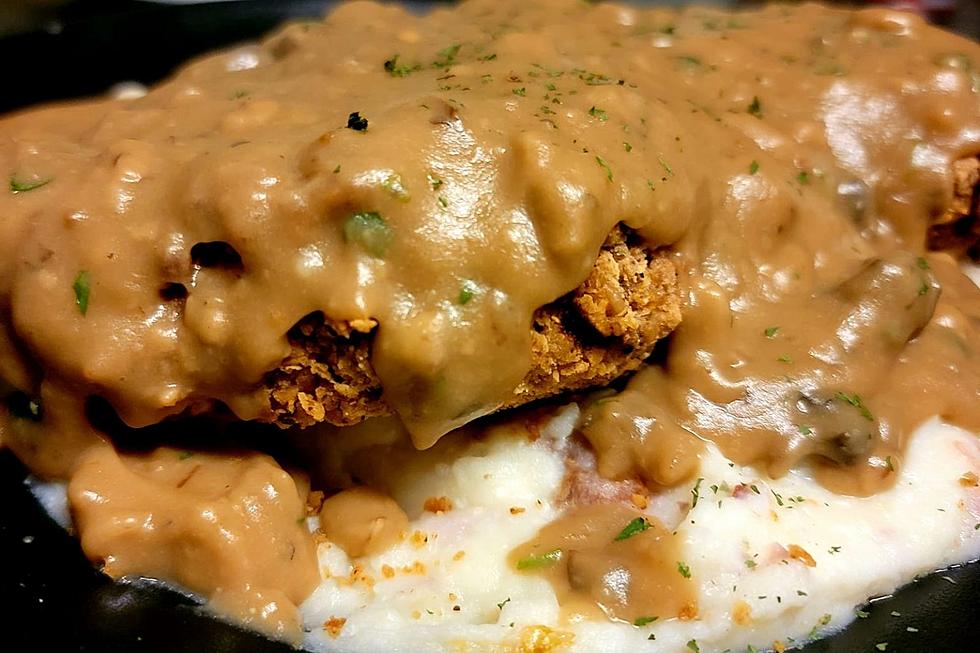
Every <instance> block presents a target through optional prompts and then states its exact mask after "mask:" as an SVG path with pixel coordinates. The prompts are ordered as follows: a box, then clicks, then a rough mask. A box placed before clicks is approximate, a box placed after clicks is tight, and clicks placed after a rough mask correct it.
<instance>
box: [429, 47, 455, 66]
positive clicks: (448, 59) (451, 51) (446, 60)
mask: <svg viewBox="0 0 980 653" xmlns="http://www.w3.org/2000/svg"><path fill="white" fill-rule="evenodd" d="M461 47H462V46H461V45H460V44H459V43H457V44H455V45H450V46H449V47H448V48H444V49H442V50H439V52H437V53H436V56H437V57H439V58H438V59H436V60H435V61H433V62H432V66H433V67H434V68H446V67H448V66H451V65H453V64H454V63H456V55H457V54H459V49H460V48H461Z"/></svg>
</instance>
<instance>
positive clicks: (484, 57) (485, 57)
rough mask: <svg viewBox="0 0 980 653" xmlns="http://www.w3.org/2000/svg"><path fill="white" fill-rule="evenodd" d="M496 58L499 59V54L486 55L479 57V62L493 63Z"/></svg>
mask: <svg viewBox="0 0 980 653" xmlns="http://www.w3.org/2000/svg"><path fill="white" fill-rule="evenodd" d="M496 58H497V54H496V53H493V54H486V55H483V56H482V57H477V61H493V60H494V59H496Z"/></svg>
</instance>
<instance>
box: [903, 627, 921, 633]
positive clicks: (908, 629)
mask: <svg viewBox="0 0 980 653" xmlns="http://www.w3.org/2000/svg"><path fill="white" fill-rule="evenodd" d="M905 632H909V633H917V632H919V629H918V628H915V627H913V626H909V627H907V628H906V629H905Z"/></svg>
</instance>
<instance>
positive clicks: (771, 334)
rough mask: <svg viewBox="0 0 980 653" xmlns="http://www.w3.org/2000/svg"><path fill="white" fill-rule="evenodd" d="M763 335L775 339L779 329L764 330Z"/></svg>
mask: <svg viewBox="0 0 980 653" xmlns="http://www.w3.org/2000/svg"><path fill="white" fill-rule="evenodd" d="M765 333H766V337H767V338H775V337H776V334H777V333H779V327H778V326H771V327H769V328H768V329H766V331H765Z"/></svg>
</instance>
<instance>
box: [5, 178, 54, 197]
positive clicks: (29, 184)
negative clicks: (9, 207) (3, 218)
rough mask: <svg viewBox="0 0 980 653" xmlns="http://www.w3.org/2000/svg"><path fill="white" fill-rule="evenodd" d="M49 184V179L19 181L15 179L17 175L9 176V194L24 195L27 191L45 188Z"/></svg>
mask: <svg viewBox="0 0 980 653" xmlns="http://www.w3.org/2000/svg"><path fill="white" fill-rule="evenodd" d="M50 183H51V178H50V177H49V178H48V179H36V180H34V181H20V180H19V179H17V175H10V194H11V195H16V194H17V193H26V192H28V191H32V190H36V189H38V188H40V187H41V186H47V185H48V184H50Z"/></svg>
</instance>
